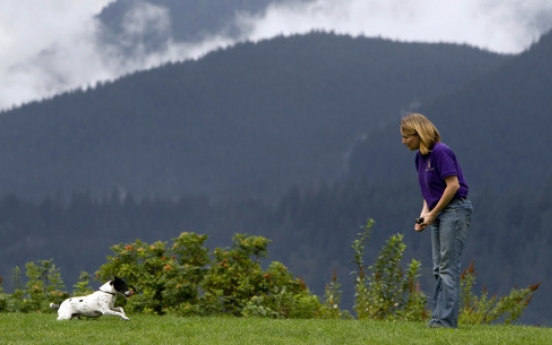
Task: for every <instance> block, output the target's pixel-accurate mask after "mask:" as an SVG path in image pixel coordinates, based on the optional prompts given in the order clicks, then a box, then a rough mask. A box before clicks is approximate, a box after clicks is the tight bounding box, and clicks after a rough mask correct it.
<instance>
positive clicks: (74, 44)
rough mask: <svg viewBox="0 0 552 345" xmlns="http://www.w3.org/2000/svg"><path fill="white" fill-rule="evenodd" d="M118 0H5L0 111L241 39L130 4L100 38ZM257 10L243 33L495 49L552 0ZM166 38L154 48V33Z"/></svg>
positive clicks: (529, 38)
mask: <svg viewBox="0 0 552 345" xmlns="http://www.w3.org/2000/svg"><path fill="white" fill-rule="evenodd" d="M113 1H114V0H79V1H74V0H49V1H41V0H18V1H9V4H4V3H8V1H6V0H4V1H3V2H4V3H3V4H2V10H1V11H0V79H1V80H2V84H1V85H0V109H6V108H8V107H12V106H15V105H19V104H22V103H24V102H29V101H32V100H39V99H42V98H45V97H50V96H53V95H55V94H58V93H61V92H63V91H67V90H70V89H75V88H79V87H89V86H94V85H95V84H96V83H97V82H99V81H106V80H114V79H116V78H118V77H120V76H122V75H125V74H128V73H131V72H133V71H136V70H143V69H149V68H152V67H155V66H158V65H160V64H163V63H166V62H169V61H182V60H187V59H197V58H200V57H201V56H203V55H204V54H206V53H208V52H210V51H212V50H214V49H217V48H221V47H226V46H229V45H232V44H234V43H236V40H235V39H231V38H229V37H227V36H224V35H223V34H222V33H221V34H214V35H212V36H211V37H206V38H205V39H204V40H203V41H202V42H199V43H197V42H196V43H188V42H176V41H175V40H173V38H172V37H171V36H170V21H171V19H172V18H171V16H170V12H169V10H168V9H167V8H164V7H161V6H158V5H154V4H152V3H149V2H147V1H145V0H142V1H135V2H133V3H134V4H135V6H134V7H133V8H131V9H130V10H129V11H128V12H127V13H126V15H125V16H124V17H123V18H124V19H123V22H122V23H121V28H122V32H121V33H119V34H118V35H117V37H116V40H115V42H111V44H105V42H104V41H102V40H100V37H101V35H100V33H101V31H102V27H101V23H100V22H99V21H98V19H97V17H96V15H97V14H99V12H100V11H101V9H102V8H104V7H105V6H106V5H108V4H109V3H111V2H113ZM289 1H290V2H287V3H279V4H278V5H272V6H270V7H269V8H268V9H267V10H266V11H265V12H264V13H262V14H260V15H257V16H253V15H251V14H248V13H238V14H237V15H236V23H237V25H238V27H240V28H241V33H242V35H241V37H240V38H239V40H242V41H243V40H255V41H257V40H262V39H267V38H271V37H273V36H276V35H290V34H295V33H306V32H309V31H312V30H316V29H319V30H326V31H333V32H336V33H344V34H350V35H354V36H357V35H365V36H369V37H384V38H390V39H394V40H400V41H423V42H454V43H468V44H470V45H474V46H478V47H481V48H483V49H488V50H492V51H496V52H509V53H517V52H521V51H523V50H524V49H527V48H528V47H529V46H530V45H531V44H532V43H533V42H535V41H536V40H537V39H538V37H539V36H540V35H541V34H542V33H543V32H545V31H547V30H549V29H550V28H551V27H552V1H549V0H509V1H503V0H463V1H442V0H418V1H401V0H387V1H379V0H312V1H310V2H305V1H304V0H303V1H298V2H293V0H289ZM152 36H154V37H157V38H160V37H161V38H163V40H162V44H160V45H158V46H156V47H155V49H151V47H148V45H147V40H148V39H149V38H151V37H152Z"/></svg>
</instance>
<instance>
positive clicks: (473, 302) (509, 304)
mask: <svg viewBox="0 0 552 345" xmlns="http://www.w3.org/2000/svg"><path fill="white" fill-rule="evenodd" d="M475 283H476V274H475V268H474V262H473V261H472V262H471V264H470V266H469V267H468V268H466V269H465V270H464V271H463V272H462V276H461V283H460V289H461V300H462V309H461V313H460V317H459V321H460V322H463V323H468V324H489V323H492V322H494V321H497V320H502V321H503V322H504V323H505V324H511V323H513V322H515V321H516V320H518V319H519V318H520V317H521V315H522V313H523V310H524V309H525V308H526V307H527V306H528V305H529V302H530V301H531V299H532V298H533V294H534V293H535V292H536V291H537V290H538V288H539V286H540V284H541V283H537V284H533V285H530V286H529V287H526V288H515V287H514V288H512V290H511V291H510V294H508V295H505V296H501V297H498V296H496V295H493V296H490V297H489V293H488V292H487V289H486V288H485V287H484V288H483V291H482V292H481V296H476V295H474V294H473V292H472V289H473V286H474V285H475Z"/></svg>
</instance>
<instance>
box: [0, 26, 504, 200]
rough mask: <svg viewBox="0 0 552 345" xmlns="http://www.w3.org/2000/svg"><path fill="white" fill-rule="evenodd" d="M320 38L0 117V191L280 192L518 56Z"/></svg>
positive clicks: (212, 59)
mask: <svg viewBox="0 0 552 345" xmlns="http://www.w3.org/2000/svg"><path fill="white" fill-rule="evenodd" d="M511 58H512V57H511V56H503V55H497V54H492V53H488V52H484V51H481V50H478V49H473V48H470V47H468V46H459V45H449V44H418V43H411V44H407V43H397V42H392V41H387V40H382V39H368V38H351V37H348V36H338V35H333V34H325V33H311V34H309V35H303V36H294V37H289V38H284V37H279V38H275V39H272V40H268V41H263V42H260V43H256V44H255V43H243V44H240V45H237V46H235V47H232V48H229V49H226V50H220V51H216V52H214V53H211V54H209V55H208V56H206V57H205V58H203V59H200V60H198V61H188V62H184V63H177V64H169V65H165V66H162V67H160V68H156V69H153V70H150V71H146V72H139V73H135V74H133V75H129V76H127V77H124V78H122V79H120V80H118V81H116V82H113V83H107V84H104V85H100V86H98V87H96V88H95V89H88V90H78V91H74V92H70V93H67V94H63V95H60V96H57V97H55V98H53V99H50V100H45V101H43V102H35V103H32V104H28V105H25V106H23V107H20V108H17V109H13V110H11V111H7V112H3V113H1V114H0V161H2V162H3V169H1V171H0V178H1V179H2V181H4V183H3V184H2V185H1V186H0V195H4V194H7V193H14V194H16V195H18V196H22V197H33V198H41V197H44V196H46V195H54V194H55V193H57V192H61V193H62V194H65V195H67V194H69V193H72V192H74V191H87V192H91V193H92V194H93V195H100V194H103V193H108V192H110V191H111V190H113V189H114V188H116V189H118V190H122V191H128V192H131V193H134V194H135V195H138V196H144V195H159V196H177V195H181V194H183V193H185V194H195V195H197V194H204V195H207V196H216V197H221V196H224V197H227V196H232V197H241V196H263V197H267V196H271V197H273V196H277V195H280V194H281V193H282V192H284V191H286V190H287V189H288V188H289V186H290V185H294V184H297V185H300V186H305V185H312V184H315V183H317V182H318V181H320V180H322V179H327V180H330V181H331V180H333V179H336V178H338V177H340V176H342V175H343V174H344V173H345V172H346V171H347V165H348V157H349V154H350V151H351V149H352V147H353V146H354V144H355V142H356V141H358V140H359V139H361V138H364V137H366V136H370V135H371V133H372V132H374V131H377V130H379V128H380V126H382V125H383V124H385V123H387V122H388V120H389V119H393V118H397V117H398V116H399V114H400V113H401V111H404V110H406V109H409V108H411V106H412V105H416V104H420V103H426V102H429V101H430V100H432V99H434V98H436V97H438V96H439V95H444V94H447V93H450V92H452V91H454V90H455V89H457V88H459V87H461V86H462V85H464V84H465V83H467V82H470V81H471V80H474V79H475V78H476V77H477V76H480V75H481V74H484V73H488V72H489V71H492V70H494V69H496V68H498V67H499V66H500V65H501V64H503V63H505V62H507V61H509V60H511Z"/></svg>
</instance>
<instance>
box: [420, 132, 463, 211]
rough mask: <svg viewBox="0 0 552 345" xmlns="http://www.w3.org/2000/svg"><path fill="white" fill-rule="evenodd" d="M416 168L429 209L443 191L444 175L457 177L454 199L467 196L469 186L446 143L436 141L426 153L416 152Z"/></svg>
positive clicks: (433, 205)
mask: <svg viewBox="0 0 552 345" xmlns="http://www.w3.org/2000/svg"><path fill="white" fill-rule="evenodd" d="M416 169H418V179H419V181H420V188H421V190H422V196H423V197H424V200H425V201H426V202H427V206H428V207H429V209H430V210H432V209H433V208H434V207H435V206H436V205H437V203H438V202H439V199H441V196H442V195H443V192H444V191H445V188H446V186H447V184H446V183H445V178H446V177H449V176H456V177H458V182H460V189H458V191H457V192H456V194H455V195H454V198H455V199H457V198H466V197H467V196H468V189H469V187H468V184H467V183H466V180H465V179H464V174H463V173H462V168H460V164H458V161H457V160H456V155H455V154H454V152H453V151H452V150H451V148H450V147H448V146H447V145H445V144H443V143H441V142H439V143H436V144H435V146H433V149H432V150H431V151H430V152H429V153H428V154H427V155H422V154H421V153H420V151H418V153H417V154H416Z"/></svg>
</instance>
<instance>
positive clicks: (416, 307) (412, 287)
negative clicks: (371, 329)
mask: <svg viewBox="0 0 552 345" xmlns="http://www.w3.org/2000/svg"><path fill="white" fill-rule="evenodd" d="M373 224H374V221H373V220H372V219H370V220H368V222H367V223H366V225H365V226H364V227H363V228H362V229H363V231H362V232H361V233H359V239H356V240H355V241H354V242H353V246H352V247H353V249H354V252H355V253H354V262H355V263H356V266H357V269H358V271H357V272H354V273H356V274H357V279H356V282H355V292H356V293H355V305H354V310H355V312H356V313H357V317H358V318H359V319H361V320H362V319H378V320H386V319H387V320H388V319H391V320H411V321H420V320H424V319H425V318H426V317H427V311H426V297H425V295H424V294H423V292H421V291H420V289H419V284H418V282H417V279H418V272H419V270H420V267H421V263H420V262H419V261H416V260H412V262H411V263H410V265H409V266H408V269H407V273H406V274H404V272H403V270H402V268H401V265H400V264H401V261H402V258H403V254H404V250H405V249H406V245H405V244H404V242H403V235H401V234H396V235H393V236H391V237H390V238H389V239H388V240H387V242H386V244H385V245H384V247H383V248H382V249H381V251H380V253H379V255H378V257H377V259H376V262H375V263H374V265H372V266H369V267H368V271H369V272H370V275H369V276H368V275H366V273H365V270H366V266H365V265H364V263H363V257H364V250H365V246H366V244H367V242H368V239H369V238H370V234H371V231H372V226H373Z"/></svg>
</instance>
